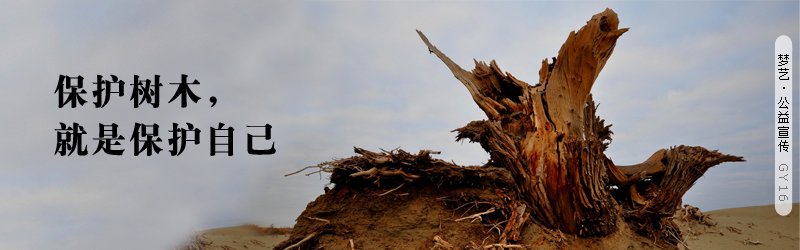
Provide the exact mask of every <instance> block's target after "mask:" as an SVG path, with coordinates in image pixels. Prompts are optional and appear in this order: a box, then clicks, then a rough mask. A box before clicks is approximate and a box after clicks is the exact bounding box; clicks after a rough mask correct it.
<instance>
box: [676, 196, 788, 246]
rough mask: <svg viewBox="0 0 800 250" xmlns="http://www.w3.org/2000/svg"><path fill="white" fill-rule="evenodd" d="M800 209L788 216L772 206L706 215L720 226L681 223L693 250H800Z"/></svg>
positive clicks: (715, 212) (736, 209) (737, 209)
mask: <svg viewBox="0 0 800 250" xmlns="http://www.w3.org/2000/svg"><path fill="white" fill-rule="evenodd" d="M798 213H800V206H798V203H795V204H794V205H793V207H792V213H791V214H790V215H789V216H788V217H783V216H779V215H778V214H776V213H775V209H774V208H773V206H772V205H768V206H757V207H741V208H729V209H722V210H715V211H709V212H705V214H706V215H710V216H711V219H712V220H713V221H715V222H716V223H717V224H716V226H713V227H710V226H705V225H687V223H682V222H680V221H678V222H679V224H681V231H682V232H683V234H684V237H685V239H686V244H687V245H688V247H689V249H725V250H731V249H800V248H798V247H800V244H799V243H800V220H798V216H797V214H798Z"/></svg>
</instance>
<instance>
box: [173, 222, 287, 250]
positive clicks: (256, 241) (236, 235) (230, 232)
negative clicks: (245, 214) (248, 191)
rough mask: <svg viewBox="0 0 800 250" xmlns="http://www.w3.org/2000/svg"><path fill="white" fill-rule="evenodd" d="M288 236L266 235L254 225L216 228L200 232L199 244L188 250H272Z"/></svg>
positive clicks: (194, 243) (194, 244) (191, 246)
mask: <svg viewBox="0 0 800 250" xmlns="http://www.w3.org/2000/svg"><path fill="white" fill-rule="evenodd" d="M287 238H288V236H286V235H275V234H266V233H264V231H263V230H259V228H258V227H256V226H253V225H242V226H236V227H223V228H215V229H210V230H206V231H203V232H200V234H199V235H198V236H197V240H196V241H197V242H193V244H190V245H189V246H188V247H186V249H190V250H201V249H202V250H234V249H236V250H238V249H248V250H254V249H272V248H273V247H275V245H277V244H278V243H281V241H284V240H286V239H287Z"/></svg>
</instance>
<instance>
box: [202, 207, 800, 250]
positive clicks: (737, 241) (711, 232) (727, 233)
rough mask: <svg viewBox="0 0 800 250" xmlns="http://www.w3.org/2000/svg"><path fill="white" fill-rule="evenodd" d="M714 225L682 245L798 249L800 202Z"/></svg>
mask: <svg viewBox="0 0 800 250" xmlns="http://www.w3.org/2000/svg"><path fill="white" fill-rule="evenodd" d="M704 213H705V214H706V215H711V219H712V220H714V221H715V222H716V223H717V224H716V225H715V226H706V225H698V224H694V225H690V224H687V223H682V222H679V224H681V230H682V231H683V233H684V235H685V236H684V237H685V238H686V247H684V249H686V248H688V249H725V250H733V249H799V248H798V247H800V244H799V243H800V220H799V218H798V215H797V214H798V213H800V206H798V204H795V205H794V206H793V210H792V213H791V215H790V216H788V217H781V216H779V215H777V214H776V213H775V210H774V209H773V207H772V205H769V206H758V207H742V208H730V209H722V210H715V211H709V212H704ZM199 238H200V239H201V240H202V241H204V243H205V244H204V245H206V246H205V247H204V248H203V249H213V250H218V249H219V250H233V249H237V250H238V249H248V250H253V249H272V248H273V247H274V246H275V245H277V244H278V243H280V242H281V241H283V240H285V239H286V238H287V236H284V235H267V234H264V233H263V232H261V231H259V230H258V229H257V228H256V227H254V226H237V227H226V228H216V229H210V230H206V231H203V232H201V234H200V237H199Z"/></svg>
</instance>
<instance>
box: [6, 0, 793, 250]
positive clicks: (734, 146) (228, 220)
mask: <svg viewBox="0 0 800 250" xmlns="http://www.w3.org/2000/svg"><path fill="white" fill-rule="evenodd" d="M606 7H610V8H612V9H614V10H615V11H616V12H617V13H618V14H619V17H620V25H621V26H622V27H630V28H631V30H630V31H629V32H628V33H626V34H625V35H623V36H622V37H621V38H620V40H619V42H618V44H617V48H616V50H615V51H614V54H613V55H612V57H611V59H610V60H609V62H608V64H607V65H606V67H605V69H604V71H603V72H602V73H601V74H600V77H599V78H598V80H597V82H596V84H595V86H594V88H593V93H594V94H595V100H596V101H597V102H599V103H600V109H599V111H598V112H599V114H600V115H601V116H602V117H603V118H605V119H606V120H607V122H610V123H612V124H614V126H613V127H612V130H613V131H614V137H613V138H614V141H613V142H612V144H611V147H610V148H609V150H608V152H607V153H608V155H609V156H610V157H611V158H612V159H613V160H614V161H615V162H616V163H618V164H632V163H637V162H640V161H642V160H644V159H646V158H647V157H648V156H649V155H650V154H651V153H652V152H655V151H656V150H658V149H659V148H664V147H668V146H672V145H679V144H687V145H700V146H705V147H708V148H712V149H720V150H721V151H723V152H725V153H730V154H736V155H742V156H744V157H745V158H747V160H748V161H747V162H746V163H728V164H723V165H721V166H718V167H716V168H713V169H711V170H710V171H709V172H708V173H707V174H706V175H705V176H704V177H703V178H701V179H700V180H699V181H698V182H697V184H696V185H695V187H694V188H693V189H692V190H690V191H689V193H687V194H686V196H685V197H684V201H685V202H686V203H689V204H694V205H696V206H699V207H701V208H702V209H704V210H709V209H718V208H725V207H738V206H751V205H763V204H769V203H771V202H772V187H773V182H772V169H773V166H772V159H773V158H772V157H773V156H772V154H773V152H772V150H773V145H772V144H773V138H772V136H773V131H772V129H773V128H772V124H773V122H772V114H773V110H772V107H773V106H772V105H773V104H772V100H773V90H772V79H773V78H772V70H773V66H772V62H773V59H772V57H773V44H774V41H775V38H777V37H778V36H779V35H782V34H785V35H788V36H790V37H791V38H792V40H793V41H794V44H795V51H800V50H798V49H797V44H798V43H800V39H798V29H799V25H798V23H799V22H800V18H799V17H798V13H800V7H798V2H797V1H769V2H688V1H685V2H673V1H669V2H648V3H636V2H606V3H594V2H566V3H556V2H502V3H483V2H447V3H429V2H408V3H406V2H384V3H369V2H297V3H282V2H272V1H270V2H268V3H253V2H250V1H241V2H240V1H233V2H232V3H229V2H226V3H224V4H223V3H217V2H208V3H203V4H200V3H196V2H183V3H179V2H173V3H164V2H162V1H144V2H140V1H137V2H129V3H124V4H120V3H115V4H109V3H107V2H106V1H86V2H78V3H76V2H62V1H40V2H31V1H10V2H8V3H7V4H5V5H4V7H3V8H2V9H0V33H2V34H3V35H2V36H0V58H2V59H0V64H1V65H2V66H0V75H2V76H3V81H4V85H3V86H4V87H5V88H4V91H3V94H2V95H3V98H2V99H0V114H2V117H3V120H4V121H5V122H4V123H3V128H4V131H5V135H4V141H5V143H3V144H2V145H0V152H2V153H0V154H2V156H1V157H2V159H3V162H4V164H3V166H2V167H0V171H1V173H2V174H0V200H3V201H4V202H3V203H1V204H0V221H2V222H3V223H2V225H0V249H55V248H58V249H166V248H169V247H171V246H174V245H176V244H178V243H179V242H180V241H181V240H183V239H185V238H186V237H188V236H189V235H190V234H191V233H192V232H193V231H195V230H201V229H205V228H211V227H220V226H230V225H238V224H242V223H248V222H253V223H260V224H265V225H268V224H275V225H281V226H290V225H292V224H293V221H294V219H295V218H296V216H297V215H298V214H299V213H300V211H301V210H302V209H303V208H304V207H305V205H306V204H307V203H308V202H310V201H312V200H313V199H314V198H315V197H316V196H317V195H319V194H320V193H321V192H322V188H323V186H324V185H325V184H326V183H327V180H326V178H325V177H324V176H323V178H322V179H320V178H319V177H318V176H310V177H303V176H292V177H283V174H285V173H288V172H292V171H294V170H296V169H299V168H301V167H304V166H308V165H314V164H316V163H318V162H322V161H326V160H330V159H332V158H339V157H348V156H350V155H352V154H353V153H352V147H353V146H359V147H364V148H368V149H377V148H384V149H392V148H396V147H402V148H403V149H406V150H408V151H417V150H419V149H435V150H441V151H442V152H443V153H442V155H441V156H440V157H441V158H443V159H446V160H454V161H455V162H456V163H459V164H482V163H484V162H485V161H486V159H487V157H488V156H487V154H486V153H485V152H483V151H482V150H481V149H480V147H479V146H478V145H475V144H468V143H457V142H454V140H453V139H454V136H455V135H454V134H453V133H450V132H449V131H450V130H452V129H454V128H457V127H460V126H462V125H464V124H466V123H468V122H469V121H471V120H478V119H483V118H484V115H483V114H482V113H481V112H480V110H479V109H478V108H477V106H476V105H475V104H474V103H473V101H472V100H471V98H470V97H469V95H468V93H467V91H466V90H465V89H464V87H463V86H462V85H461V83H459V82H458V81H457V80H456V79H455V78H453V76H452V74H451V73H450V72H449V71H448V70H447V69H446V67H445V66H444V65H442V63H441V62H440V61H439V60H438V59H436V58H435V57H434V56H432V55H430V54H429V53H428V52H427V50H426V49H425V47H424V46H423V44H422V43H421V42H420V41H419V38H418V37H417V35H416V33H415V32H414V30H415V29H420V30H422V31H424V32H425V33H426V34H427V35H428V37H429V38H430V39H431V41H432V42H433V43H434V44H436V45H437V46H438V47H439V48H440V49H441V50H443V51H444V52H445V53H447V54H448V55H449V56H450V57H451V58H453V59H454V60H455V61H456V62H458V63H460V64H461V65H462V66H463V67H465V68H472V59H473V58H475V59H478V60H486V61H488V60H491V59H496V60H497V62H498V64H499V65H500V67H501V68H502V69H503V70H506V71H508V72H511V73H512V74H514V75H515V76H517V77H518V78H520V79H523V80H525V81H527V82H529V83H535V79H538V76H537V72H538V69H539V65H540V63H541V60H542V59H543V58H549V57H552V56H555V55H556V53H557V51H558V48H559V47H560V46H561V44H562V43H563V41H564V39H565V38H566V36H567V34H568V33H569V32H570V31H572V30H577V29H579V28H580V27H581V26H582V25H583V24H584V23H585V22H586V20H588V19H589V18H590V17H591V16H592V15H593V14H595V13H597V12H600V11H602V10H603V9H605V8H606ZM795 54H797V53H795ZM796 62H797V60H795V63H794V65H798V64H797V63H796ZM59 74H73V75H77V74H80V75H83V76H84V77H86V78H87V79H93V78H94V76H95V75H97V74H103V75H108V74H116V75H117V76H120V77H121V78H123V79H124V80H126V81H132V77H133V75H134V74H139V75H153V74H159V75H161V77H162V79H164V80H163V82H165V83H166V82H172V81H175V80H177V79H178V77H180V74H189V75H190V77H192V78H196V79H198V80H199V81H200V82H201V85H200V86H197V87H195V88H193V90H195V92H196V93H198V95H200V96H201V97H204V98H207V97H209V96H212V95H213V96H216V97H217V98H218V99H219V102H218V104H217V106H216V107H214V108H208V105H192V106H190V107H189V108H187V109H180V108H177V107H176V106H175V105H170V104H167V103H166V101H167V100H168V98H169V97H171V94H172V92H170V90H174V89H171V87H172V86H165V88H164V89H163V90H164V92H162V97H161V102H162V107H161V108H159V109H157V110H154V109H149V108H140V109H133V108H132V105H131V103H130V101H128V100H127V98H125V99H113V100H111V102H110V103H109V105H108V106H107V107H106V108H104V109H94V108H90V107H86V108H82V109H76V110H68V109H58V108H57V106H56V102H57V99H56V98H57V97H56V96H55V95H54V94H53V89H54V88H55V86H56V84H57V80H58V75H59ZM797 89H800V87H797V85H796V81H795V91H797ZM796 96H797V95H796V94H795V100H800V99H798V98H797V97H796ZM126 97H129V96H128V95H126ZM206 100H207V99H203V103H204V104H206V103H207V101H206ZM796 107H797V106H796V105H795V110H797V108H796ZM73 121H74V122H79V123H81V124H83V125H84V126H85V128H86V129H87V132H88V133H89V135H88V136H87V137H89V136H91V137H94V136H95V133H97V125H96V124H97V123H101V122H103V123H107V122H116V123H117V124H120V132H121V133H123V134H125V135H126V138H129V137H128V136H129V135H130V134H129V133H130V132H131V131H132V129H133V124H134V123H135V122H155V123H158V124H161V125H162V131H161V133H162V138H163V139H166V134H167V132H166V127H167V126H168V124H170V123H172V122H192V123H193V124H195V125H197V126H200V127H201V128H204V133H206V132H207V130H208V127H209V126H212V125H215V124H216V123H217V122H225V123H226V124H229V125H232V126H234V127H235V128H237V134H236V136H238V137H236V139H235V140H236V141H235V147H236V149H235V150H236V155H235V156H233V157H226V156H217V157H210V156H209V155H208V152H207V151H208V148H207V147H208V141H207V140H206V141H202V143H201V145H200V146H199V147H193V148H192V147H189V148H187V149H186V152H185V153H184V155H182V156H179V157H170V156H169V155H167V154H165V153H164V152H162V155H159V156H154V157H144V156H138V157H134V156H132V154H131V150H132V149H127V150H126V155H125V156H122V157H108V156H106V157H103V156H100V155H95V156H86V157H77V156H72V157H58V156H53V155H52V153H53V150H54V148H55V133H54V131H53V129H55V128H56V127H57V126H58V123H59V122H73ZM795 121H797V120H796V118H795ZM264 122H268V123H270V124H272V126H273V134H272V136H273V139H274V141H275V143H276V148H277V150H278V152H277V154H275V155H272V156H251V155H247V154H246V153H245V145H246V144H245V137H244V136H245V132H246V130H245V125H255V124H259V123H264ZM204 135H206V136H207V134H204ZM86 141H89V140H88V139H87V140H86ZM796 142H797V140H796V139H795V145H796V144H797V143H796ZM93 143H94V142H89V147H90V148H91V147H94V146H95V144H93ZM125 145H126V147H132V145H131V143H130V142H128V143H126V144H125ZM162 146H164V147H165V148H166V145H162ZM92 150H93V148H92ZM795 155H796V154H795ZM797 162H798V160H797V158H796V157H795V165H797ZM795 169H796V168H795ZM795 172H797V171H795ZM795 180H798V178H795ZM795 190H797V188H796V187H795ZM795 200H798V198H797V195H795Z"/></svg>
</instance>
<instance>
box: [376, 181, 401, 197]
mask: <svg viewBox="0 0 800 250" xmlns="http://www.w3.org/2000/svg"><path fill="white" fill-rule="evenodd" d="M405 184H406V183H405V182H404V183H401V184H400V185H399V186H397V187H396V188H393V189H392V190H389V191H386V192H384V193H382V194H379V195H378V196H384V195H387V194H389V193H391V192H394V191H397V190H398V189H400V188H401V187H403V185H405Z"/></svg>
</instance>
